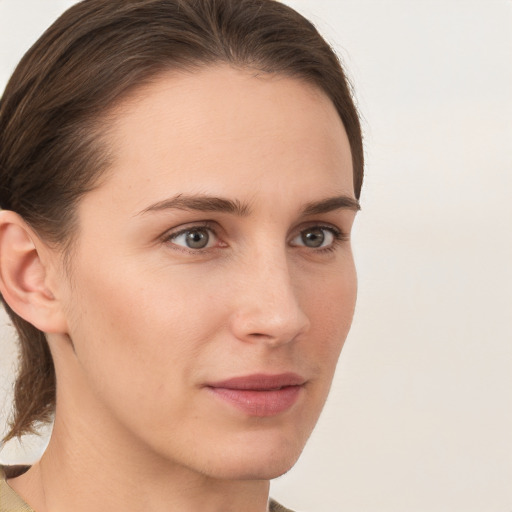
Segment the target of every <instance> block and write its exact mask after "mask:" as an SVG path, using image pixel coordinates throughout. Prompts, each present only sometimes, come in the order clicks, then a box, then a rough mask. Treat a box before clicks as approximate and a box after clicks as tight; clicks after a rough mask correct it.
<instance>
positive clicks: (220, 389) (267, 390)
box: [206, 373, 306, 417]
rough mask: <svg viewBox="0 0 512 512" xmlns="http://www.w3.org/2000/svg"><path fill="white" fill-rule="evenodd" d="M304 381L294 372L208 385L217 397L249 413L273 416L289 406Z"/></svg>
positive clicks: (295, 399) (248, 377) (296, 398)
mask: <svg viewBox="0 0 512 512" xmlns="http://www.w3.org/2000/svg"><path fill="white" fill-rule="evenodd" d="M305 383H306V380H305V379H304V378H303V377H301V376H300V375H298V374H296V373H282V374H279V375H266V374H254V375H246V376H243V377H234V378H231V379H227V380H223V381H218V382H214V383H211V384H208V385H207V386H206V388H207V389H208V390H209V391H210V392H212V394H213V395H215V396H216V397H217V398H219V399H221V400H222V401H223V402H225V403H227V404H228V405H230V406H233V407H235V408H236V409H238V410H239V411H242V412H244V413H245V414H248V415H250V416H259V417H265V416H275V415H277V414H281V413H283V412H285V411H287V410H288V409H290V408H291V407H292V406H293V405H294V404H295V403H296V401H297V400H298V398H299V396H300V395H301V394H302V392H303V390H304V385H305Z"/></svg>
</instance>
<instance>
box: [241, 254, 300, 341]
mask: <svg viewBox="0 0 512 512" xmlns="http://www.w3.org/2000/svg"><path fill="white" fill-rule="evenodd" d="M274 254H275V253H274ZM240 271H241V274H242V275H241V277H240V280H239V281H238V283H237V284H236V293H235V294H234V301H235V305H234V306H235V307H234V310H233V313H232V315H231V330H232V332H233V334H234V335H235V336H236V337H237V338H238V339H239V340H241V341H244V342H249V343H265V344H267V345H269V346H279V345H283V344H286V343H289V342H291V341H293V340H295V339H296V338H297V337H298V336H300V335H301V334H303V333H305V332H307V331H308V330H309V328H310V319H309V317H308V315H307V314H306V313H305V311H304V310H303V308H302V307H301V304H300V302H299V293H298V286H297V284H296V283H294V279H293V276H292V275H291V273H290V270H289V265H288V263H287V261H286V257H285V256H283V255H279V256H277V255H274V256H272V255H267V256H266V257H258V258H256V259H253V260H252V261H251V262H248V264H247V265H244V268H242V269H240Z"/></svg>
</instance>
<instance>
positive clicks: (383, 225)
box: [0, 0, 512, 512]
mask: <svg viewBox="0 0 512 512" xmlns="http://www.w3.org/2000/svg"><path fill="white" fill-rule="evenodd" d="M72 3H73V2H70V1H57V0H0V90H1V89H3V86H4V84H5V82H6V81H7V79H8V76H9V75H10V73H11V72H12V70H13V67H14V66H15V64H16V62H17V61H18V60H19V58H20V57H21V55H22V54H23V53H24V51H25V50H26V49H27V48H28V47H29V45H30V44H32V43H33V42H34V41H35V39H36V38H37V36H38V35H39V34H40V33H41V32H42V30H43V29H44V28H46V27H47V26H48V25H49V23H50V22H51V21H52V20H53V19H54V18H55V17H56V16H57V15H58V14H59V13H60V12H61V11H62V10H63V9H64V8H65V7H67V6H69V5H71V4H72ZM287 3H289V4H290V5H291V6H293V7H295V8H296V9H298V10H299V11H301V12H303V13H304V14H305V15H306V16H307V17H309V18H310V19H311V20H312V21H313V22H314V23H315V24H316V25H317V26H318V28H319V29H320V30H321V32H322V33H323V34H324V35H325V37H326V38H327V39H328V41H329V42H330V43H331V44H332V45H333V46H334V48H335V49H336V51H337V52H338V54H339V55H340V57H341V59H342V61H343V62H344V64H345V66H346V70H347V73H348V75H349V77H350V79H351V81H352V83H353V85H354V89H355V94H356V98H357V103H358V105H359V108H360V111H361V114H362V117H363V125H364V132H365V146H366V159H367V167H366V182H365V185H364V190H363V197H362V205H363V211H362V212H361V214H360V216H359V218H358V220H357V222H356V229H355V235H354V248H355V254H356V260H357V263H358V273H359V283H360V284H359V300H358V306H357V311H356V316H355V320H354V326H353V329H352V332H351V334H350V336H349V339H348V341H347V343H346V345H345V347H344V349H343V353H342V357H341V360H340V363H339V366H338V371H337V375H336V378H335V381H334V383H333V389H332V393H331V396H330V398H329V401H328V403H327V406H326V408H325V410H324V412H323V415H322V417H321V420H320V422H319V424H318V427H317V429H316V431H315V433H314V434H313V436H312V438H311V440H310V442H309V444H308V446H307V447H306V450H305V451H304V454H303V456H302V458H301V460H300V461H299V463H298V464H297V466H296V467H295V468H294V469H293V470H292V471H291V472H290V473H289V474H288V475H285V476H284V477H282V478H280V479H278V480H277V481H275V482H274V483H273V488H272V494H273V495H274V497H276V498H277V499H278V500H280V501H282V502H283V503H284V504H286V505H287V506H289V507H291V508H293V509H296V510H297V511H309V512H338V511H340V512H342V511H343V512H345V511H346V512H373V511H375V512H388V511H389V512H411V511H417V512H430V511H432V512H434V511H435V512H443V511H446V512H494V511H495V512H511V511H512V265H511V263H512V2H511V1H508V0H381V1H379V0H373V1H372V0H288V1H287ZM4 323H5V322H4ZM0 355H1V359H0V379H1V380H0V406H3V408H2V411H3V412H2V416H1V418H0V424H2V425H3V424H4V423H5V417H6V415H7V413H8V410H9V397H10V389H11V385H12V370H13V368H14V366H15V346H14V342H13V341H12V333H11V331H10V329H9V328H8V326H2V327H1V337H0ZM43 446H44V437H43V439H42V440H37V439H36V440H33V439H30V440H27V442H26V443H25V445H24V446H20V445H18V444H17V443H11V444H9V445H8V446H6V447H5V449H4V450H3V452H2V454H0V460H1V461H2V462H4V463H6V462H10V463H13V462H20V461H24V460H28V461H29V460H33V459H34V458H37V456H38V454H39V453H40V452H41V450H42V447H43Z"/></svg>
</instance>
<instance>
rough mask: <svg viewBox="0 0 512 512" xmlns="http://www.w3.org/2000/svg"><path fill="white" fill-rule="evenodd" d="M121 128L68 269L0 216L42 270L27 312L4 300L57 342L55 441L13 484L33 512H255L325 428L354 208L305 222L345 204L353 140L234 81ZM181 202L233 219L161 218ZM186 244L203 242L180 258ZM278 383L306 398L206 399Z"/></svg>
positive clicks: (158, 97)
mask: <svg viewBox="0 0 512 512" xmlns="http://www.w3.org/2000/svg"><path fill="white" fill-rule="evenodd" d="M115 114H116V120H115V122H114V124H113V126H112V127H111V129H110V130H109V137H110V143H111V146H112V148H113V154H114V163H113V165H112V168H111V169H110V170H109V172H108V174H107V176H106V179H105V180H104V182H102V184H101V185H100V186H99V187H98V188H97V189H95V190H94V191H92V192H90V193H88V194H87V195H86V196H85V197H84V198H83V199H82V200H81V202H80V204H79V206H78V216H79V233H78V237H77V242H76V245H75V247H74V250H73V258H72V263H71V270H70V272H69V273H66V271H65V270H64V269H63V265H62V255H61V254H60V253H59V252H58V251H57V250H55V249H52V248H50V247H48V246H47V245H46V244H44V242H43V241H41V240H40V239H39V238H38V237H37V235H36V234H34V233H33V232H31V231H30V229H29V228H28V227H27V226H24V225H23V223H22V221H21V220H19V219H16V217H15V215H14V214H13V215H11V216H9V213H6V212H2V213H5V215H4V216H3V217H1V218H0V221H2V222H3V224H2V225H3V231H2V232H3V237H2V240H0V241H3V246H4V247H6V246H8V245H9V241H12V240H15V239H16V238H17V237H18V238H20V240H24V243H25V245H26V247H27V248H26V253H27V254H28V251H29V248H30V247H32V253H31V254H32V257H33V259H32V260H31V262H32V263H31V265H25V266H24V267H23V268H28V269H29V270H26V271H25V272H26V275H25V274H23V272H21V271H18V274H20V275H22V276H23V279H24V283H23V286H25V287H26V288H27V287H29V286H32V291H33V293H32V295H31V296H30V297H29V298H25V303H24V304H25V305H20V304H18V303H17V302H16V300H17V299H16V297H17V295H16V293H14V292H12V293H11V294H10V295H9V293H10V292H9V289H10V287H11V288H13V289H14V287H15V286H16V283H17V285H18V286H22V284H20V283H19V281H20V279H21V278H20V277H17V278H16V277H12V278H11V280H9V278H8V277H5V276H6V275H8V270H4V271H3V276H4V277H3V278H2V283H3V284H2V293H4V296H6V297H11V300H10V301H11V302H12V306H14V308H16V309H15V310H17V311H19V313H20V314H22V316H24V317H25V318H27V319H29V321H32V322H33V323H34V324H35V325H38V326H40V328H41V327H43V328H44V330H45V331H46V332H48V333H49V335H48V338H49V343H50V346H51V350H52V354H53V357H54V360H55V366H56V372H57V383H58V385H57V387H58V392H57V393H58V395H57V413H56V421H55V427H54V433H53V436H52V439H51V441H50V445H49V447H48V449H47V451H46V452H45V454H44V455H43V457H42V459H41V461H40V462H39V463H38V464H36V465H34V466H33V467H32V469H31V470H29V471H28V472H27V473H26V474H25V475H23V476H21V477H18V478H17V479H13V480H11V481H10V485H12V487H13V488H15V489H16V490H17V491H18V492H19V493H20V494H21V495H22V496H24V497H25V498H26V499H27V500H28V502H29V503H30V504H31V505H32V506H33V507H34V508H35V509H36V510H37V511H38V512H46V511H52V512H60V511H64V510H74V511H78V512H80V511H82V510H83V511H85V510H113V511H117V510H119V511H120V510H123V511H146V512H147V511H153V510H155V511H156V510H180V511H184V512H188V511H190V512H192V511H199V510H201V511H207V512H220V511H223V512H226V511H233V512H235V511H238V510H244V511H247V512H263V511H265V510H266V503H267V497H268V488H269V480H270V479H272V478H275V477H277V476H278V475H281V474H283V473H284V472H286V471H288V470H289V469H290V467H291V466H292V465H293V464H294V463H295V461H296V460H297V458H298V456H299V455H300V453H301V451H302V449H303V447H304V444H305V442H306V440H307V439H308V437H309V435H310V433H311V431H312V429H313V427H314V425H315V423H316V422H317V419H318V417H319V414H320V412H321V409H322V407H323V405H324V402H325V400H326V397H327V394H328V391H329V387H330V384H331V381H332V377H333V374H334V371H335V366H336V362H337V359H338V356H339V353H340V350H341V348H342V346H343V343H344V340H345V338H346V335H347V333H348V330H349V327H350V324H351V321H352V315H353V310H354V304H355V299H356V273H355V268H354V263H353V258H352V252H351V247H350V241H349V235H350V230H351V227H352V223H353V220H354V216H355V209H354V208H351V207H346V205H345V207H339V208H335V209H333V210H332V211H327V212H320V213H314V212H313V213H312V212H309V213H308V212H304V209H305V208H306V206H307V205H310V204H311V203H314V202H322V201H325V200H326V199H330V198H332V197H338V196H343V197H345V198H348V199H352V200H354V202H355V199H354V191H353V179H352V162H351V154H350V147H349V143H348V140H347V136H346V133H345V130H344V128H343V125H342V123H341V121H340V119H339V116H338V115H337V113H336V110H335V108H334V106H333V105H332V103H331V101H330V100H329V99H328V98H327V97H326V96H325V95H324V94H323V93H322V92H320V91H318V90H317V89H315V88H314V87H312V86H311V85H308V84H305V83H303V82H301V81H298V80H297V79H292V78H287V77H283V76H273V75H264V74H256V73H255V72H251V71H248V70H240V69H238V70H235V69H232V68H230V67H227V66H217V67H212V68H207V69H203V70H201V71H196V72H194V73H190V74H189V73H183V74H179V75H177V74H169V75H166V76H163V77H161V78H160V79H158V80H156V81H155V82H154V83H153V84H151V85H150V86H146V87H145V88H144V89H142V90H138V91H136V92H135V93H134V94H133V95H132V96H131V97H130V98H129V99H127V100H126V101H124V102H123V104H122V105H119V106H118V107H117V109H116V112H115ZM179 194H181V196H180V197H181V198H183V197H185V196H193V197H195V198H197V197H200V198H204V197H205V196H214V197H220V198H225V199H227V200H229V201H231V202H232V203H235V204H236V205H238V206H239V207H240V208H241V210H242V211H241V212H240V211H238V212H237V211H235V212H230V211H220V210H218V209H217V210H215V209H214V208H213V207H212V211H197V210H194V209H190V208H184V207H183V205H181V206H182V207H180V208H164V207H163V206H164V205H163V204H162V202H165V201H166V200H168V199H169V198H176V196H177V195H179ZM154 205H158V206H157V207H154ZM152 206H153V208H151V207H152ZM217 206H218V205H217ZM342 206H343V205H342ZM205 223H207V224H206V225H205ZM185 229H188V230H189V231H187V232H184V231H183V230H185ZM194 229H195V230H196V231H193V230H194ZM190 230H192V231H190ZM338 232H341V233H342V234H343V235H340V236H341V239H340V240H335V236H334V235H333V233H338ZM311 233H313V237H315V236H316V237H317V238H316V239H317V240H318V236H320V237H322V236H323V237H324V242H323V243H322V245H321V246H320V247H310V246H308V245H306V243H305V242H304V240H305V238H304V237H306V240H307V235H308V234H311ZM187 234H188V235H191V236H196V238H197V237H198V236H200V237H203V239H204V238H205V237H209V242H208V245H207V246H206V247H205V248H203V249H194V248H187V247H186V236H187ZM6 244H7V245H6ZM31 244H32V245H31ZM11 245H12V244H11ZM18 245H19V247H22V246H23V244H21V243H20V244H18ZM23 247H24V246H23ZM5 250H7V249H5ZM19 252H20V254H21V252H22V250H21V249H20V251H19ZM13 261H15V259H14V257H13ZM13 265H14V263H13ZM20 268H21V265H20ZM30 269H31V270H30ZM13 274H14V272H13ZM16 279H18V281H16ZM11 281H12V283H11ZM6 283H7V284H6ZM9 283H11V284H9ZM13 283H14V284H13ZM38 301H39V302H38ZM27 304H28V306H27ZM41 304H42V305H41ZM44 308H46V312H44ZM41 311H43V313H44V314H43V313H42V312H41ZM283 372H295V373H298V374H300V375H301V376H303V377H304V379H305V381H306V384H305V385H304V386H303V387H302V389H301V392H300V395H299V397H298V400H297V401H296V402H295V403H294V404H293V406H292V407H290V408H289V409H288V410H286V411H285V412H283V413H280V414H277V415H272V416H269V417H255V416H252V415H250V414H247V413H245V412H243V411H240V410H238V409H236V408H234V407H233V406H232V405H230V404H228V403H226V402H224V401H222V400H219V399H218V398H217V397H216V396H213V395H212V393H211V392H210V391H209V390H208V389H207V388H206V387H205V383H209V382H214V381H219V380H224V379H228V378H231V377H238V376H244V375H250V374H255V373H264V374H280V373H283ZM173 507H174V508H173Z"/></svg>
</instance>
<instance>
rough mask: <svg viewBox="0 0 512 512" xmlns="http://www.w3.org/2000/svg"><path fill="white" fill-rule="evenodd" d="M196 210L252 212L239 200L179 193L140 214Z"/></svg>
mask: <svg viewBox="0 0 512 512" xmlns="http://www.w3.org/2000/svg"><path fill="white" fill-rule="evenodd" d="M169 209H177V210H196V211H199V212H223V213H231V214H234V215H237V216H239V217H246V216H247V215H249V213H250V209H249V206H248V205H246V204H242V203H241V202H240V201H238V200H234V201H233V200H231V199H224V198H222V197H213V196H203V195H191V196H187V195H184V194H178V195H177V196H175V197H171V198H169V199H164V200H163V201H159V202H158V203H155V204H153V205H151V206H149V207H148V208H145V209H144V210H142V211H141V212H140V213H139V215H141V214H142V215H143V214H145V213H149V212H158V211H161V210H169Z"/></svg>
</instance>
